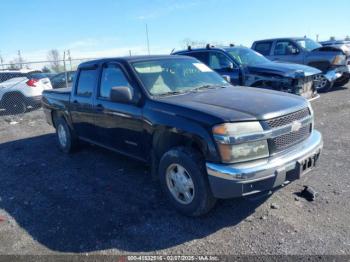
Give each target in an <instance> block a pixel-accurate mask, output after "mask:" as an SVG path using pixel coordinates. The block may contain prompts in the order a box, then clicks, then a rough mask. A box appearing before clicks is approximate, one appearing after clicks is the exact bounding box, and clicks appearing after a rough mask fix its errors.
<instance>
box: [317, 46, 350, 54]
mask: <svg viewBox="0 0 350 262" xmlns="http://www.w3.org/2000/svg"><path fill="white" fill-rule="evenodd" d="M311 52H312V53H324V52H328V53H334V55H346V53H345V51H344V50H343V49H342V48H340V47H338V46H322V47H319V48H316V49H314V50H312V51H311Z"/></svg>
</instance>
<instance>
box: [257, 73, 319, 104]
mask: <svg viewBox="0 0 350 262" xmlns="http://www.w3.org/2000/svg"><path fill="white" fill-rule="evenodd" d="M258 78H259V80H258ZM258 78H257V77H256V76H255V80H258V81H256V82H255V83H253V84H251V86H254V87H260V88H266V89H271V90H275V91H281V92H287V93H291V94H295V95H299V96H302V97H304V98H306V99H308V100H311V99H315V98H318V97H319V95H318V94H317V89H316V86H317V85H316V82H317V80H316V79H315V75H306V74H305V73H304V72H303V71H300V72H296V73H295V74H293V76H292V75H290V76H288V77H285V76H284V77H282V76H271V75H270V76H268V75H260V76H259V77H258Z"/></svg>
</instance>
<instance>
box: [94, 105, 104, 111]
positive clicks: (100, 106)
mask: <svg viewBox="0 0 350 262" xmlns="http://www.w3.org/2000/svg"><path fill="white" fill-rule="evenodd" d="M104 109H105V108H104V107H103V105H101V104H98V105H96V110H98V111H103V110H104Z"/></svg>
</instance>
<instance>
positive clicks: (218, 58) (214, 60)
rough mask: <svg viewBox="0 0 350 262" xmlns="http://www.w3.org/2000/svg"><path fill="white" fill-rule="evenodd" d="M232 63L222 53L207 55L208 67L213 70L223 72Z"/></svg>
mask: <svg viewBox="0 0 350 262" xmlns="http://www.w3.org/2000/svg"><path fill="white" fill-rule="evenodd" d="M231 65H232V62H231V61H230V60H229V59H228V58H227V57H226V56H225V55H224V54H222V53H219V52H210V53H209V67H210V68H212V69H214V70H225V69H228V68H230V66H231Z"/></svg>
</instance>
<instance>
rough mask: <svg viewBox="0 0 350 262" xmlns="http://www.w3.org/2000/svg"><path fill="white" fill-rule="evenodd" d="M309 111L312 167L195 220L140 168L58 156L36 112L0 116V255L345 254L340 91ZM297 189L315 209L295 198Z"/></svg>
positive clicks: (348, 194) (345, 112) (348, 148)
mask: <svg viewBox="0 0 350 262" xmlns="http://www.w3.org/2000/svg"><path fill="white" fill-rule="evenodd" d="M349 87H350V86H349ZM312 104H313V107H314V110H315V113H316V127H317V128H318V129H319V130H320V131H321V132H322V133H323V136H324V142H325V146H324V151H323V154H322V157H321V160H320V164H319V167H318V169H317V170H315V171H313V172H311V173H309V174H308V175H307V176H306V177H304V178H303V179H301V180H300V181H296V182H294V183H292V184H290V185H288V186H286V187H283V188H281V189H280V190H278V191H277V192H275V193H274V194H272V195H271V196H269V197H265V198H254V199H235V200H225V201H219V203H218V205H217V206H216V208H215V209H214V210H213V212H211V213H210V214H209V215H207V216H205V217H203V218H187V217H183V216H181V215H179V214H178V213H176V212H175V211H174V210H173V209H172V208H171V207H169V206H168V205H167V202H166V201H165V200H164V197H163V196H162V194H161V193H160V191H159V189H158V185H157V184H156V183H154V182H152V181H151V179H150V175H149V170H148V169H147V167H145V166H144V165H143V164H141V163H138V162H135V161H133V160H130V159H128V158H125V157H122V156H120V155H117V154H115V153H111V152H109V151H106V150H104V149H100V148H98V147H93V146H84V147H83V148H82V149H81V150H80V151H79V152H77V153H75V154H73V155H69V156H68V155H64V154H63V153H61V152H60V151H59V150H58V148H57V147H56V140H55V136H54V130H53V129H52V128H51V127H50V126H48V125H47V124H46V122H45V120H44V118H43V113H42V112H41V111H40V110H37V111H33V112H30V113H27V114H25V115H24V116H21V117H18V116H17V117H13V116H12V117H11V116H6V115H4V114H3V116H0V163H1V164H0V254H63V253H78V254H79V253H98V254H126V253H147V252H152V253H153V252H157V253H167V254H177V255H180V254H191V255H193V254H235V255H240V254H349V255H350V218H349V216H350V201H349V199H350V179H349V170H350V162H349V158H350V131H349V130H350V89H348V88H340V89H338V90H334V91H332V92H330V93H327V94H322V95H321V98H320V99H318V100H316V101H313V102H312ZM303 185H309V186H312V187H314V188H315V189H316V190H317V191H318V192H319V197H318V198H317V199H316V201H314V202H308V201H307V200H305V199H304V198H302V197H299V196H298V192H300V191H301V190H302V189H303Z"/></svg>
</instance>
